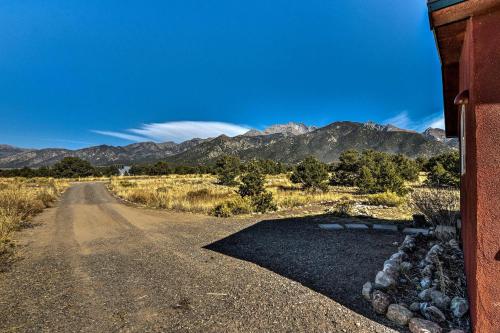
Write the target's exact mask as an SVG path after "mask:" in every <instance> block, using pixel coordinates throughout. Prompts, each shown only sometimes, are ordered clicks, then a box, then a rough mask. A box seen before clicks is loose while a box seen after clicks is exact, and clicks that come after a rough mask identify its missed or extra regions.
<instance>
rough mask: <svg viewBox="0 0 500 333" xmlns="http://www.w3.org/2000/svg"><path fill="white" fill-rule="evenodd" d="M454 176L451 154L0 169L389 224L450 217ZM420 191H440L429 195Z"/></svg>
mask: <svg viewBox="0 0 500 333" xmlns="http://www.w3.org/2000/svg"><path fill="white" fill-rule="evenodd" d="M458 169H459V158H458V154H457V153H446V154H442V155H439V156H436V157H433V158H430V159H425V158H418V159H416V160H413V159H409V158H407V157H405V156H403V155H400V154H398V155H394V154H387V153H382V152H376V151H371V150H367V151H361V152H359V151H355V150H347V151H345V152H344V153H343V154H342V155H341V156H340V159H339V161H338V162H336V163H331V164H326V163H323V162H321V161H319V160H317V159H316V158H314V157H307V158H305V159H304V160H303V161H300V162H299V163H297V164H295V165H286V164H282V163H279V162H274V161H271V160H251V161H241V160H240V159H239V158H238V157H235V156H221V157H220V158H219V159H218V160H217V161H216V163H214V164H213V165H204V166H179V165H173V164H170V163H167V162H164V161H160V162H156V163H153V164H142V165H134V166H132V168H131V169H130V172H129V173H130V174H127V175H126V176H125V177H115V176H116V175H117V173H118V166H109V167H100V168H97V167H93V166H92V165H90V164H89V163H88V162H86V161H83V160H80V159H78V158H73V157H68V158H65V159H63V160H62V161H61V162H59V163H56V164H55V165H54V166H52V167H51V168H40V169H36V170H35V169H28V168H24V169H19V170H0V176H3V177H9V176H12V175H23V176H24V177H33V176H36V175H43V176H53V177H57V178H75V177H84V179H89V177H99V176H101V177H102V176H108V177H111V178H110V179H111V181H110V184H109V188H110V190H111V191H112V192H114V193H115V194H116V195H118V196H119V197H121V198H123V199H125V200H128V201H131V202H134V203H137V204H141V205H145V206H148V207H153V208H159V209H170V210H176V211H184V212H195V213H203V214H212V215H215V216H220V217H228V216H233V215H241V214H249V213H265V212H269V211H286V210H294V209H297V210H300V209H303V211H304V213H308V212H310V210H309V208H305V207H311V206H315V208H316V211H318V209H320V208H321V207H323V209H324V210H327V209H329V211H330V212H333V213H336V214H338V215H347V214H348V213H349V214H356V212H357V211H358V212H359V209H358V210H356V209H354V208H356V207H357V208H359V206H362V207H361V208H362V209H361V210H362V211H363V212H366V211H367V210H369V211H372V212H375V211H377V214H378V215H379V217H380V210H381V208H380V207H384V208H383V209H384V212H387V213H388V214H387V216H389V217H391V218H394V219H401V218H410V217H411V214H412V213H420V214H423V215H424V216H425V217H426V219H427V220H429V223H431V224H434V223H433V222H432V221H433V220H434V219H435V217H431V213H429V211H430V210H431V208H432V207H431V208H429V207H428V206H429V205H428V204H427V203H425V202H423V201H424V199H427V198H431V197H432V198H434V199H435V201H439V202H447V204H446V205H447V206H450V209H452V208H453V209H454V210H456V207H455V206H457V205H458V201H457V198H458V192H457V191H456V186H457V185H458V184H459V173H458ZM85 177H87V178H85ZM426 187H429V188H441V189H443V190H442V191H437V190H436V191H437V192H436V191H434V192H432V190H430V189H426ZM429 191H430V192H429ZM429 193H430V194H431V195H430V194H429ZM450 193H451V194H450ZM440 196H443V198H442V200H441V199H440ZM449 199H450V200H451V201H452V203H450V202H449V201H450V200H449ZM451 206H453V207H451ZM372 207H374V208H373V209H372ZM377 207H378V208H377ZM434 208H435V209H437V210H439V209H440V208H436V207H434ZM332 210H333V211H332ZM436 214H438V215H439V212H438V213H436ZM372 215H375V213H373V214H372ZM382 215H384V214H383V213H382Z"/></svg>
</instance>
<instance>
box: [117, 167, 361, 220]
mask: <svg viewBox="0 0 500 333" xmlns="http://www.w3.org/2000/svg"><path fill="white" fill-rule="evenodd" d="M109 187H110V190H111V191H112V192H114V193H115V194H116V195H118V196H119V197H121V198H123V199H125V200H128V201H131V202H135V203H138V204H142V205H145V206H148V207H152V208H162V209H172V210H179V211H185V212H196V213H205V214H207V213H209V212H210V211H211V210H212V209H213V208H214V207H215V206H217V205H219V204H222V203H223V202H227V201H229V200H235V199H237V198H238V197H239V195H238V193H237V190H238V188H237V187H236V186H235V187H228V186H221V185H218V184H217V179H216V177H215V176H212V175H169V176H161V177H114V178H112V179H111V182H110V186H109ZM266 190H268V191H270V192H272V193H273V198H274V201H275V203H276V204H277V205H278V209H280V210H285V209H290V208H295V207H302V206H306V205H311V204H328V203H333V202H336V201H338V200H339V199H341V198H344V197H347V198H349V199H352V198H354V197H355V196H358V195H356V194H355V189H354V188H345V187H330V189H329V191H327V192H305V191H302V190H301V189H300V187H299V186H298V185H296V184H292V183H291V182H290V180H289V179H288V177H287V175H277V176H267V178H266ZM358 197H359V196H358Z"/></svg>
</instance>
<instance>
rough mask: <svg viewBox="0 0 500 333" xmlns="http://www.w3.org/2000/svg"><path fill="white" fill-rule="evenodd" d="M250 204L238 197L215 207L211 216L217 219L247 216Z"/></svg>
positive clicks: (249, 211)
mask: <svg viewBox="0 0 500 333" xmlns="http://www.w3.org/2000/svg"><path fill="white" fill-rule="evenodd" d="M251 212H252V204H251V202H249V201H248V200H247V199H244V198H241V197H238V198H235V199H232V200H229V201H226V202H223V203H221V204H218V205H216V206H215V207H214V208H213V209H212V212H211V214H212V215H213V216H217V217H230V216H233V215H241V214H249V213H251Z"/></svg>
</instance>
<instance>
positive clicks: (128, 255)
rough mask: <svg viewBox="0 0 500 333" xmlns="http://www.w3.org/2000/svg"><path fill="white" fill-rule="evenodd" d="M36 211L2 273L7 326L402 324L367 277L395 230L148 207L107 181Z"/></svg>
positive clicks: (325, 327)
mask: <svg viewBox="0 0 500 333" xmlns="http://www.w3.org/2000/svg"><path fill="white" fill-rule="evenodd" d="M34 223H35V224H37V225H38V226H36V227H34V228H32V229H27V230H24V231H22V232H20V233H18V234H17V238H18V243H19V248H18V254H19V257H20V259H19V260H18V261H17V262H15V263H14V265H13V266H12V267H11V268H10V269H9V270H8V271H7V272H6V273H2V274H0V313H1V316H0V332H394V331H393V330H391V329H389V328H387V327H386V326H383V325H382V324H384V323H385V324H387V322H386V321H385V320H384V319H383V318H378V317H371V319H369V318H367V317H366V316H372V314H371V313H365V312H364V310H363V309H364V306H363V301H362V299H361V296H360V288H361V286H362V285H363V283H364V282H365V281H367V280H370V279H372V278H373V276H374V274H375V273H376V271H377V269H378V268H379V267H380V266H381V264H382V262H383V261H384V259H385V258H386V257H387V256H388V255H389V254H390V253H391V252H393V251H394V249H395V247H394V246H393V245H391V244H392V242H394V241H400V240H401V236H400V235H398V234H383V233H375V232H368V231H341V232H332V231H326V230H321V229H319V228H318V227H317V222H315V221H314V219H313V218H303V219H284V220H257V219H246V220H242V219H215V218H210V217H206V216H200V215H193V214H180V213H169V212H160V211H154V210H146V209H139V208H134V207H128V206H125V205H123V204H121V203H119V202H118V201H117V200H116V199H114V198H113V197H112V196H111V195H110V194H109V193H108V192H107V190H106V188H105V186H104V185H103V184H99V183H85V184H78V185H74V186H72V187H71V188H69V189H68V190H67V191H66V193H65V194H64V196H63V197H62V199H61V201H60V202H59V204H58V206H57V207H55V208H51V209H48V210H46V211H45V212H44V213H42V214H41V215H39V216H38V217H37V218H36V219H35V221H34ZM358 313H360V314H358ZM362 314H364V315H365V316H363V315H362ZM372 319H375V320H377V321H379V322H380V323H382V324H380V323H377V322H375V321H372Z"/></svg>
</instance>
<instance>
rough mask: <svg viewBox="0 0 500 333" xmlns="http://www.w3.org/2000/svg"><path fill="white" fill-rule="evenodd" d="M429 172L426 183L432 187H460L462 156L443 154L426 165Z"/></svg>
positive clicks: (456, 153) (455, 153)
mask: <svg viewBox="0 0 500 333" xmlns="http://www.w3.org/2000/svg"><path fill="white" fill-rule="evenodd" d="M425 170H426V171H427V172H429V175H428V178H427V181H426V183H427V184H428V185H430V186H452V187H458V186H459V185H460V155H459V153H458V152H451V153H445V154H441V155H438V156H435V157H432V158H430V159H429V161H428V162H427V163H426V164H425Z"/></svg>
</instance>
